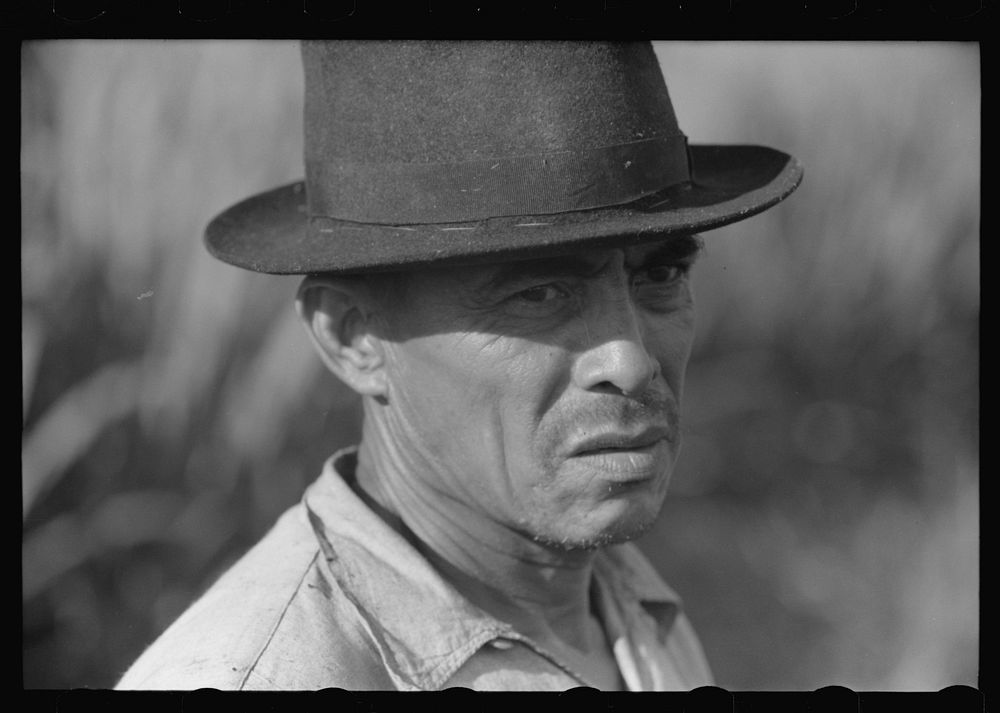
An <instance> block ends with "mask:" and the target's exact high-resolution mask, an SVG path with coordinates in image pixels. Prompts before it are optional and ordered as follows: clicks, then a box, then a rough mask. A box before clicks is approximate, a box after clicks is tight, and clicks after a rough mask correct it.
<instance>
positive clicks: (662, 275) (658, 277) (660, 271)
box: [639, 263, 691, 285]
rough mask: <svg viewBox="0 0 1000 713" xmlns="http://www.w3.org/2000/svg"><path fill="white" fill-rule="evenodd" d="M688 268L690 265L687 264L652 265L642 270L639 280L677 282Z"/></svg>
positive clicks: (655, 282) (658, 282)
mask: <svg viewBox="0 0 1000 713" xmlns="http://www.w3.org/2000/svg"><path fill="white" fill-rule="evenodd" d="M690 269H691V266H690V265H687V264H676V263H675V264H669V265H653V266H652V267H649V268H647V269H646V270H644V271H643V273H642V278H641V279H640V280H639V282H651V283H654V284H659V285H662V284H669V283H673V282H677V281H679V280H681V279H683V278H684V276H685V275H687V273H688V270H690Z"/></svg>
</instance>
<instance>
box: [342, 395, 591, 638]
mask: <svg viewBox="0 0 1000 713" xmlns="http://www.w3.org/2000/svg"><path fill="white" fill-rule="evenodd" d="M388 408H391V406H380V405H378V404H374V403H371V402H370V400H368V399H365V419H364V426H363V431H362V439H361V443H360V444H359V447H358V461H357V472H356V480H357V484H358V487H359V488H360V489H361V490H362V491H363V492H364V494H365V495H367V498H370V499H371V500H373V501H374V502H375V503H376V504H377V506H378V507H377V508H375V509H376V512H378V514H379V515H380V516H381V517H382V518H383V519H385V520H386V521H387V522H388V524H389V525H390V526H392V527H393V528H394V529H396V530H397V531H399V532H400V534H402V535H403V536H404V537H406V538H407V539H408V540H409V541H410V542H411V544H413V545H414V546H415V547H416V548H417V549H418V550H419V551H420V552H421V554H423V555H424V556H425V557H426V558H427V559H428V561H429V562H430V563H431V564H432V565H433V566H434V567H435V569H437V570H438V571H439V572H440V573H441V574H442V576H443V577H444V579H445V580H446V581H448V582H449V583H450V584H452V585H453V586H454V587H455V588H456V589H457V590H458V591H459V592H460V593H461V594H462V595H463V596H465V597H466V598H467V599H468V600H469V601H471V602H472V603H473V604H475V605H476V606H478V607H479V608H481V609H483V610H484V611H486V612H487V613H489V614H491V615H492V616H494V617H496V618H497V619H499V620H501V621H504V622H506V623H508V624H510V625H512V626H513V627H514V628H515V629H517V630H518V631H519V632H520V633H522V634H524V635H525V636H528V637H531V638H538V639H539V640H541V641H544V640H547V639H549V638H550V637H555V638H557V639H558V640H559V641H560V642H561V643H563V644H569V645H571V646H573V647H575V648H579V649H583V648H585V646H586V642H585V641H584V640H583V637H582V632H586V631H587V626H586V623H587V621H588V618H589V617H590V615H591V602H590V584H591V576H592V569H593V560H594V557H595V554H596V553H595V552H590V551H586V552H585V551H576V552H559V551H555V550H553V549H551V548H548V547H546V546H544V545H541V544H539V543H536V542H534V541H532V540H531V539H530V538H528V537H526V536H525V535H523V534H521V533H519V532H516V531H515V530H513V529H511V528H509V527H507V526H505V525H503V524H501V523H499V522H497V521H496V520H495V519H493V518H492V517H490V514H489V513H481V512H476V511H474V510H473V509H471V508H469V507H468V506H467V505H466V504H465V503H463V502H461V501H459V500H457V499H455V498H451V497H445V496H443V495H442V494H441V493H440V492H439V491H438V490H436V489H434V488H431V487H428V486H427V482H428V480H427V479H426V478H423V477H421V473H423V472H426V471H427V469H430V468H435V467H438V466H437V465H436V464H434V463H432V462H431V461H430V459H429V458H427V457H425V456H424V452H423V449H421V448H419V447H417V446H416V445H413V447H411V444H409V443H408V442H406V439H405V438H401V437H397V436H395V434H393V431H394V430H400V429H392V428H391V425H390V424H389V423H388V419H387V418H386V417H385V414H384V413H383V411H384V410H385V409H388Z"/></svg>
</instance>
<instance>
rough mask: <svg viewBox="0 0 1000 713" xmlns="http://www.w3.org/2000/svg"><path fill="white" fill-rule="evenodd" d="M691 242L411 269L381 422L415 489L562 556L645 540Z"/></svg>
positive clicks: (671, 397)
mask: <svg viewBox="0 0 1000 713" xmlns="http://www.w3.org/2000/svg"><path fill="white" fill-rule="evenodd" d="M699 245H700V244H699V242H698V240H697V238H694V237H691V236H682V237H679V238H671V239H669V240H667V241H665V242H661V243H656V244H652V245H644V246H636V247H629V248H623V249H609V250H590V251H582V252H577V253H573V254H570V255H566V256H562V257H558V258H553V259H544V260H530V261H517V262H508V263H500V264H494V265H489V266H484V267H472V268H469V267H462V268H451V269H436V270H427V271H422V272H417V273H414V274H413V275H412V276H411V279H410V281H409V283H408V286H407V289H406V295H405V300H403V304H400V305H398V306H397V307H396V308H395V309H394V310H393V315H392V316H391V322H392V324H393V325H394V330H393V331H394V336H393V338H392V339H391V340H390V341H389V343H388V346H387V349H388V352H387V354H388V358H387V368H388V376H389V383H390V387H389V407H388V410H387V413H388V414H389V415H388V421H389V428H390V433H391V434H392V437H393V439H394V440H395V441H396V443H398V444H400V446H401V447H402V448H403V449H404V450H405V451H407V452H409V453H410V455H411V456H412V457H415V458H418V459H419V460H420V461H421V465H422V466H427V467H420V468H415V469H414V470H415V471H416V472H417V473H419V475H416V476H415V477H419V478H422V479H423V480H424V481H425V482H423V483H421V484H420V485H421V486H424V487H425V488H429V489H430V490H429V491H428V490H425V492H433V493H434V494H435V497H439V498H446V499H451V500H453V501H454V500H457V501H458V502H459V503H462V504H464V506H465V507H466V508H468V512H469V513H470V514H472V515H473V516H477V517H484V518H492V519H494V520H495V521H497V522H498V523H499V524H501V525H503V526H506V527H508V528H512V529H514V530H515V531H517V532H519V533H521V534H523V535H525V536H528V537H530V538H532V539H534V540H535V541H538V542H542V543H544V544H546V545H550V546H554V547H559V548H565V549H576V548H589V547H595V546H600V545H605V544H610V543H613V542H620V541H624V540H627V539H631V538H633V537H636V536H638V535H639V534H641V533H642V532H644V531H645V530H646V529H648V528H649V527H650V526H651V525H652V523H653V521H654V520H655V518H656V516H657V514H658V513H659V511H660V507H661V505H662V502H663V499H664V496H665V494H666V490H667V484H668V481H669V479H670V473H671V471H672V469H673V464H674V461H675V460H676V457H677V452H678V448H679V445H680V431H679V415H678V410H679V404H680V398H681V390H682V385H683V379H684V370H685V367H686V364H687V360H688V356H689V354H690V351H691V344H692V339H693V335H694V306H693V302H692V296H691V289H690V284H689V277H688V269H689V268H690V267H691V265H692V263H693V262H694V259H695V257H696V255H697V252H698V248H699Z"/></svg>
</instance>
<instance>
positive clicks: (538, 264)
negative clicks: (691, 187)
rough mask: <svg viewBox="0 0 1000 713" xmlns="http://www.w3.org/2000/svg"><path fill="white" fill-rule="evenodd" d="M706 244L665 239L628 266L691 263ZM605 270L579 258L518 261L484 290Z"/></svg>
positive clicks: (500, 271) (687, 238) (691, 238)
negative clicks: (524, 281)
mask: <svg viewBox="0 0 1000 713" xmlns="http://www.w3.org/2000/svg"><path fill="white" fill-rule="evenodd" d="M702 247H703V241H702V239H701V237H699V236H698V235H697V234H686V235H678V236H673V237H670V238H666V239H665V241H664V242H663V244H661V245H660V246H659V247H657V248H656V249H655V250H653V251H652V252H649V253H647V254H646V255H644V256H643V257H642V260H641V261H640V263H639V264H638V265H628V264H626V268H628V269H630V270H641V269H643V268H646V267H650V266H652V265H662V264H664V263H674V262H690V261H693V260H694V259H695V258H696V257H697V255H698V253H700V252H701V250H702ZM602 269H603V265H597V266H595V264H594V261H593V260H587V259H586V258H583V257H579V256H577V255H563V256H560V257H550V258H538V259H535V260H519V261H516V262H510V263H507V264H505V265H502V266H500V267H499V268H498V269H497V270H496V272H495V273H493V275H491V276H490V277H489V279H487V280H486V281H485V282H484V283H483V284H482V286H481V289H483V290H486V291H490V290H495V289H498V288H501V287H503V286H504V285H507V284H509V283H511V282H514V281H516V280H530V279H535V278H540V277H546V278H547V277H578V278H580V277H590V276H592V275H594V274H596V273H597V272H600V271H601V270H602Z"/></svg>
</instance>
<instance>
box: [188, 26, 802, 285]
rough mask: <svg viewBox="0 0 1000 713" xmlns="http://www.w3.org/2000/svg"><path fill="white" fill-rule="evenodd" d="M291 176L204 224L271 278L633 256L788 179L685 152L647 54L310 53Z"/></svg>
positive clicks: (521, 47) (787, 162)
mask: <svg viewBox="0 0 1000 713" xmlns="http://www.w3.org/2000/svg"><path fill="white" fill-rule="evenodd" d="M302 59H303V67H304V70H305V103H304V121H305V131H304V155H305V178H304V180H302V181H296V182H293V183H290V184H288V185H284V186H280V187H278V188H275V189H273V190H270V191H267V192H265V193H262V194H260V195H256V196H253V197H251V198H248V199H246V200H244V201H242V202H240V203H238V204H236V205H235V206H233V207H231V208H229V209H228V210H226V211H225V212H223V213H222V214H221V215H219V216H218V217H216V218H215V219H214V220H213V221H212V222H211V223H210V224H209V226H208V228H207V230H206V234H205V241H206V245H207V247H208V249H209V251H210V252H211V253H212V254H213V255H215V256H216V257H218V258H219V259H221V260H224V261H226V262H228V263H231V264H233V265H237V266H239V267H243V268H247V269H250V270H256V271H259V272H267V273H275V274H305V273H319V272H330V273H357V272H366V271H385V270H398V269H404V268H407V267H413V266H419V265H427V264H439V263H447V262H451V263H475V262H481V261H493V260H500V259H516V258H519V257H521V256H524V257H530V256H533V255H542V254H558V253H559V252H562V251H566V250H568V249H575V248H582V247H605V246H612V245H624V244H635V243H638V242H642V241H648V240H655V239H660V238H662V237H666V236H668V235H670V234H676V233H690V232H698V231H704V230H708V229H711V228H717V227H720V226H723V225H726V224H728V223H732V222H735V221H738V220H742V219H744V218H747V217H749V216H751V215H754V214H756V213H759V212H760V211H763V210H765V209H767V208H769V207H770V206H773V205H774V204H776V203H777V202H779V201H781V200H782V199H783V198H785V197H786V196H788V194H790V193H791V192H792V191H793V190H794V189H795V188H796V187H797V186H798V184H799V182H800V181H801V179H802V167H801V165H800V164H799V162H798V161H796V160H795V159H794V158H793V157H791V156H790V155H788V154H786V153H783V152H781V151H778V150H775V149H772V148H767V147H763V146H746V145H689V144H688V142H687V138H686V137H685V136H684V134H683V133H682V132H681V131H680V129H679V127H678V125H677V119H676V116H675V114H674V110H673V107H672V105H671V102H670V97H669V95H668V93H667V87H666V85H665V83H664V79H663V75H662V73H661V71H660V66H659V63H658V61H657V58H656V55H655V54H654V52H653V48H652V46H651V45H650V44H649V43H648V42H641V43H623V42H580V41H565V42H547V41H546V42H542V41H519V42H511V41H502V42H494V41H489V42H485V41H433V42H430V41H310V42H304V43H303V45H302Z"/></svg>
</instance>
